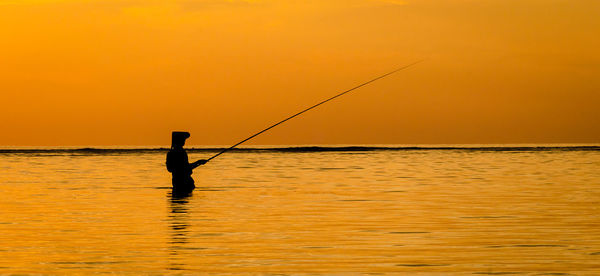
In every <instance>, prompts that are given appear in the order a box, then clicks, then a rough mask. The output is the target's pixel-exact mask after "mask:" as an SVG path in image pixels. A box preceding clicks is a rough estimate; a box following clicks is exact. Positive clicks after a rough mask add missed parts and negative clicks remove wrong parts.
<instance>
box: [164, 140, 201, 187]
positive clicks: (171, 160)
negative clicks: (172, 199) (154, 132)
mask: <svg viewBox="0 0 600 276" xmlns="http://www.w3.org/2000/svg"><path fill="white" fill-rule="evenodd" d="M189 137H190V133H189V132H182V131H173V133H172V134H171V150H169V153H167V170H168V171H169V172H171V174H173V193H174V194H186V193H190V192H191V191H193V190H194V188H196V186H195V185H194V179H193V178H192V170H193V169H195V168H196V167H198V166H200V165H204V164H206V162H207V161H206V160H198V161H196V162H194V163H191V164H190V163H189V161H188V156H187V153H186V152H185V149H183V146H184V145H185V139H187V138H189Z"/></svg>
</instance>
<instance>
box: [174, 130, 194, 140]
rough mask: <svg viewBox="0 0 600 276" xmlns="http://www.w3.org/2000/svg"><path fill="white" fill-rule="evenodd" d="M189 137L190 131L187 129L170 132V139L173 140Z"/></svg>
mask: <svg viewBox="0 0 600 276" xmlns="http://www.w3.org/2000/svg"><path fill="white" fill-rule="evenodd" d="M187 138H190V133H189V132H187V131H173V133H171V139H173V140H185V139H187Z"/></svg>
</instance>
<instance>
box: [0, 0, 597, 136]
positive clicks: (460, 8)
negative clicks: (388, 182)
mask: <svg viewBox="0 0 600 276" xmlns="http://www.w3.org/2000/svg"><path fill="white" fill-rule="evenodd" d="M599 49H600V1H598V0H578V1H573V0H414V1H411V0H406V1H400V0H331V1H328V0H302V1H296V0H293V1H283V0H280V1H275V0H264V1H262V0H254V1H251V0H246V1H243V0H206V1H202V0H160V1H159V0H156V1H155V0H102V1H93V0H0V96H1V98H0V122H1V123H0V126H1V127H2V135H0V146H13V145H15V146H70V145H73V146H75V145H104V146H107V145H168V144H169V143H170V132H171V131H172V130H186V131H189V132H191V134H192V137H191V138H190V140H189V143H190V144H193V145H215V144H216V145H228V144H232V143H235V142H237V141H239V140H241V139H243V138H245V137H247V136H249V135H251V134H253V133H254V132H257V131H259V130H261V129H263V128H265V127H267V126H269V125H270V124H272V123H275V122H277V121H279V120H281V119H283V118H285V117H287V116H289V115H291V114H293V113H295V112H297V111H299V110H302V109H303V108H305V107H308V106H310V105H312V104H314V103H317V102H319V101H320V100H323V99H325V98H327V97H330V96H332V95H334V94H336V93H339V92H341V91H343V90H346V89H348V88H351V87H353V86H355V85H357V84H359V83H361V82H364V81H367V80H369V79H371V78H373V77H376V76H378V75H380V74H383V73H386V72H387V71H391V70H393V69H395V68H397V67H400V66H402V65H405V64H409V63H412V62H414V61H417V60H421V59H424V60H425V61H424V62H422V63H420V64H418V65H416V66H414V67H411V68H409V69H407V70H404V71H401V72H399V73H397V74H394V75H392V76H390V77H388V78H385V79H383V80H380V81H378V82H376V83H373V84H372V85H370V86H368V87H365V88H362V89H360V90H357V91H355V92H353V93H351V94H348V95H346V96H344V97H342V98H339V99H336V100H335V101H333V102H330V103H328V104H326V105H324V106H322V107H319V108H318V109H316V110H313V111H310V112H309V113H306V114H305V115H303V116H301V117H299V118H296V119H294V120H292V121H290V122H287V123H286V124H284V125H281V126H279V127H277V128H275V129H273V130H271V131H270V132H268V133H265V134H263V135H261V136H259V137H258V138H256V139H255V140H253V143H255V144H425V143H435V144H440V143H460V144H465V143H576V142H581V143H600V50H599Z"/></svg>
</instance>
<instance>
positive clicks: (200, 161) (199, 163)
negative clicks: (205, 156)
mask: <svg viewBox="0 0 600 276" xmlns="http://www.w3.org/2000/svg"><path fill="white" fill-rule="evenodd" d="M206 162H208V160H202V159H201V160H198V161H196V162H194V163H192V164H190V167H191V168H192V170H193V169H195V168H197V167H198V166H200V165H204V164H206Z"/></svg>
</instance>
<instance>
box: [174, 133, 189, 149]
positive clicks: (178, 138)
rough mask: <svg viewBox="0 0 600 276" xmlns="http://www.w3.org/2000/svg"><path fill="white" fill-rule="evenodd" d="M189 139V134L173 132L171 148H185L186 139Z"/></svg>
mask: <svg viewBox="0 0 600 276" xmlns="http://www.w3.org/2000/svg"><path fill="white" fill-rule="evenodd" d="M189 137H190V133H189V132H185V131H173V133H171V148H172V149H174V148H183V145H185V139H187V138H189Z"/></svg>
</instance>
